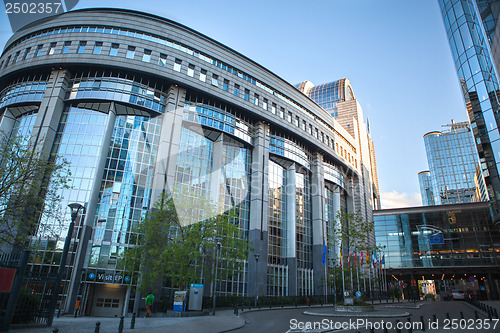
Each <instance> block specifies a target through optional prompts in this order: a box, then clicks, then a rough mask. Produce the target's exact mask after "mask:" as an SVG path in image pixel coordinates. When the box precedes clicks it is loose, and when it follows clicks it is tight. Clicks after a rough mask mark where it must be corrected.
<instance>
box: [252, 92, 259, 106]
mask: <svg viewBox="0 0 500 333" xmlns="http://www.w3.org/2000/svg"><path fill="white" fill-rule="evenodd" d="M253 104H255V105H259V95H257V94H254V95H253Z"/></svg>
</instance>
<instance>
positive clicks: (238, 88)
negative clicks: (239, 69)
mask: <svg viewBox="0 0 500 333" xmlns="http://www.w3.org/2000/svg"><path fill="white" fill-rule="evenodd" d="M234 95H235V96H239V95H240V85H239V84H236V83H235V84H234Z"/></svg>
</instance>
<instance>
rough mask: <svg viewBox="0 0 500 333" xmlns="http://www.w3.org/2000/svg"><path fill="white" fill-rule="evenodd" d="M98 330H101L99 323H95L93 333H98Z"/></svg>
mask: <svg viewBox="0 0 500 333" xmlns="http://www.w3.org/2000/svg"><path fill="white" fill-rule="evenodd" d="M100 329H101V323H100V322H99V321H98V322H97V323H95V329H94V333H99V330H100Z"/></svg>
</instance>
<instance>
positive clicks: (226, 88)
mask: <svg viewBox="0 0 500 333" xmlns="http://www.w3.org/2000/svg"><path fill="white" fill-rule="evenodd" d="M228 89H229V80H226V79H224V83H223V84H222V90H224V91H228Z"/></svg>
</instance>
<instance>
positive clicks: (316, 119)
mask: <svg viewBox="0 0 500 333" xmlns="http://www.w3.org/2000/svg"><path fill="white" fill-rule="evenodd" d="M349 102H352V103H353V108H355V109H354V111H353V112H354V113H353V117H355V120H352V119H351V120H344V119H342V120H337V119H335V118H334V117H332V116H331V115H330V114H329V112H327V111H325V109H323V108H322V107H321V106H319V105H318V104H317V103H315V102H314V101H313V100H311V99H310V98H309V97H307V96H305V95H304V94H303V93H302V92H300V91H299V90H297V89H296V88H295V87H294V86H292V85H290V84H289V83H287V82H286V81H284V80H283V79H281V78H280V77H278V76H277V75H275V74H274V73H272V72H271V71H269V70H267V69H265V68H264V67H262V66H261V65H259V64H258V63H256V62H254V61H252V60H250V59H249V58H247V57H245V56H244V55H242V54H240V53H238V52H236V51H234V50H232V49H231V48H229V47H227V46H225V45H223V44H221V43H219V42H217V41H216V40H213V39H211V38H209V37H207V36H205V35H203V34H201V33H199V32H197V31H194V30H193V29H191V28H189V27H186V26H184V25H181V24H179V23H177V22H174V21H171V20H168V19H165V18H162V17H158V16H155V15H151V14H147V13H140V12H136V11H130V10H119V9H84V10H78V11H73V12H66V13H63V14H61V15H58V16H54V17H53V18H51V20H43V21H39V22H36V23H33V24H30V25H28V26H26V27H25V28H23V29H21V30H19V31H18V32H16V33H15V34H14V35H13V36H12V37H11V38H10V40H9V41H8V42H7V44H6V45H5V48H4V51H3V53H2V56H1V58H0V111H1V114H2V119H1V122H0V129H1V130H2V131H4V132H6V133H11V132H12V131H13V129H15V128H18V127H19V126H22V127H23V128H26V129H27V130H26V132H29V133H31V135H32V136H33V137H35V136H36V137H38V138H41V141H40V143H39V144H40V146H41V147H43V150H44V151H48V152H53V153H54V154H57V155H59V156H61V157H64V158H66V159H67V160H68V161H69V162H70V168H71V170H72V183H71V185H72V188H71V189H68V190H67V191H66V192H64V193H62V194H63V198H64V202H65V204H67V203H70V202H78V203H81V204H82V205H84V206H85V207H86V214H85V216H84V219H83V225H82V224H81V223H80V224H78V225H77V226H76V230H75V233H74V234H73V237H72V244H71V247H70V256H69V258H72V260H71V261H70V262H69V271H68V275H67V279H66V286H65V288H64V291H63V294H62V297H61V299H62V303H61V304H62V306H63V307H64V309H63V311H69V312H71V311H73V309H74V304H75V302H76V299H77V298H78V299H79V300H81V303H80V304H82V305H84V308H83V309H82V311H83V313H85V314H93V315H120V311H122V310H123V311H125V312H126V311H128V310H130V311H132V308H133V307H134V306H137V305H138V303H139V298H138V295H137V294H135V293H134V292H133V288H132V287H134V286H136V285H137V284H138V282H139V280H138V279H137V278H136V276H137V275H136V274H129V273H128V272H127V271H126V270H124V269H123V268H122V267H120V266H119V265H118V262H119V260H118V259H119V256H120V255H121V253H123V250H124V248H126V247H128V246H133V245H134V244H133V243H130V240H131V239H135V238H134V235H133V233H134V225H136V224H137V222H138V221H140V219H141V218H142V217H143V216H144V214H145V213H146V212H147V211H148V210H150V209H151V208H152V205H153V203H154V201H155V199H156V198H157V197H158V195H159V193H161V192H162V191H163V190H168V189H170V188H173V187H175V186H176V185H179V184H182V185H187V186H192V187H195V188H197V189H200V190H203V191H207V192H211V194H212V195H213V197H216V198H218V199H219V201H218V202H217V203H216V204H217V206H218V208H220V209H221V210H225V209H228V208H231V207H233V206H237V207H238V213H239V215H238V225H239V227H240V229H241V230H242V231H243V233H244V235H245V237H247V239H248V241H249V243H251V244H252V247H253V252H251V253H250V255H249V257H248V260H247V262H246V263H245V265H244V267H245V268H244V269H243V270H242V271H235V272H232V274H228V275H223V274H219V280H218V283H217V285H216V288H217V293H218V294H219V295H242V296H243V295H245V296H255V295H270V296H295V295H321V294H324V293H325V292H326V290H325V289H326V288H325V287H324V285H323V283H322V281H323V279H324V275H325V266H324V265H323V264H322V262H321V261H322V260H321V259H322V251H323V240H324V239H325V235H326V231H325V230H326V227H327V226H326V224H327V223H330V222H331V221H333V219H334V218H335V216H336V213H337V212H338V211H339V210H340V209H341V207H342V208H344V209H346V210H347V211H350V212H356V211H358V210H362V211H363V212H364V216H366V217H370V216H371V214H372V213H371V206H372V203H373V201H374V200H375V195H374V192H375V191H374V190H373V188H374V186H375V185H374V183H372V181H371V178H370V177H368V175H369V174H370V172H372V170H373V166H374V165H375V164H374V163H373V164H372V166H370V164H369V163H370V162H374V157H375V155H374V151H373V145H372V144H371V143H370V141H369V138H368V135H367V132H366V130H365V127H364V125H362V117H361V114H360V113H359V112H358V111H359V110H357V109H356V108H357V107H358V105H357V102H356V101H346V102H345V103H349ZM339 104H340V103H339ZM339 114H340V112H339ZM356 117H358V118H359V119H358V118H356ZM340 118H341V116H339V119H340ZM344 122H345V125H344ZM369 143H370V144H369ZM370 147H371V148H370ZM370 149H371V150H370ZM377 192H378V189H377ZM69 221H70V218H69V212H68V215H67V216H66V218H65V220H64V221H63V223H62V229H61V230H60V232H59V233H58V235H59V238H57V237H49V236H46V235H42V234H40V233H36V234H34V235H31V240H32V242H33V243H34V244H36V245H37V256H38V257H39V258H44V260H43V262H34V261H33V262H30V264H29V269H30V270H33V271H35V270H37V271H46V272H53V271H54V270H57V267H58V266H59V263H60V262H59V261H60V256H59V255H60V253H61V248H60V247H59V246H55V245H56V244H57V245H58V244H61V243H62V240H64V238H65V237H66V235H67V226H68V224H69ZM256 254H259V255H260V260H256V258H257V257H256V256H255V255H256ZM75 257H76V259H75V260H73V258H75ZM45 259H47V260H45ZM49 259H50V260H49ZM327 264H330V263H329V261H328V260H327ZM200 279H202V281H200V282H201V283H203V282H204V281H203V276H201V277H200ZM208 289H209V288H206V289H205V290H208ZM158 296H161V295H158ZM98 300H109V301H102V302H101V301H98ZM132 304H134V305H132Z"/></svg>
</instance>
